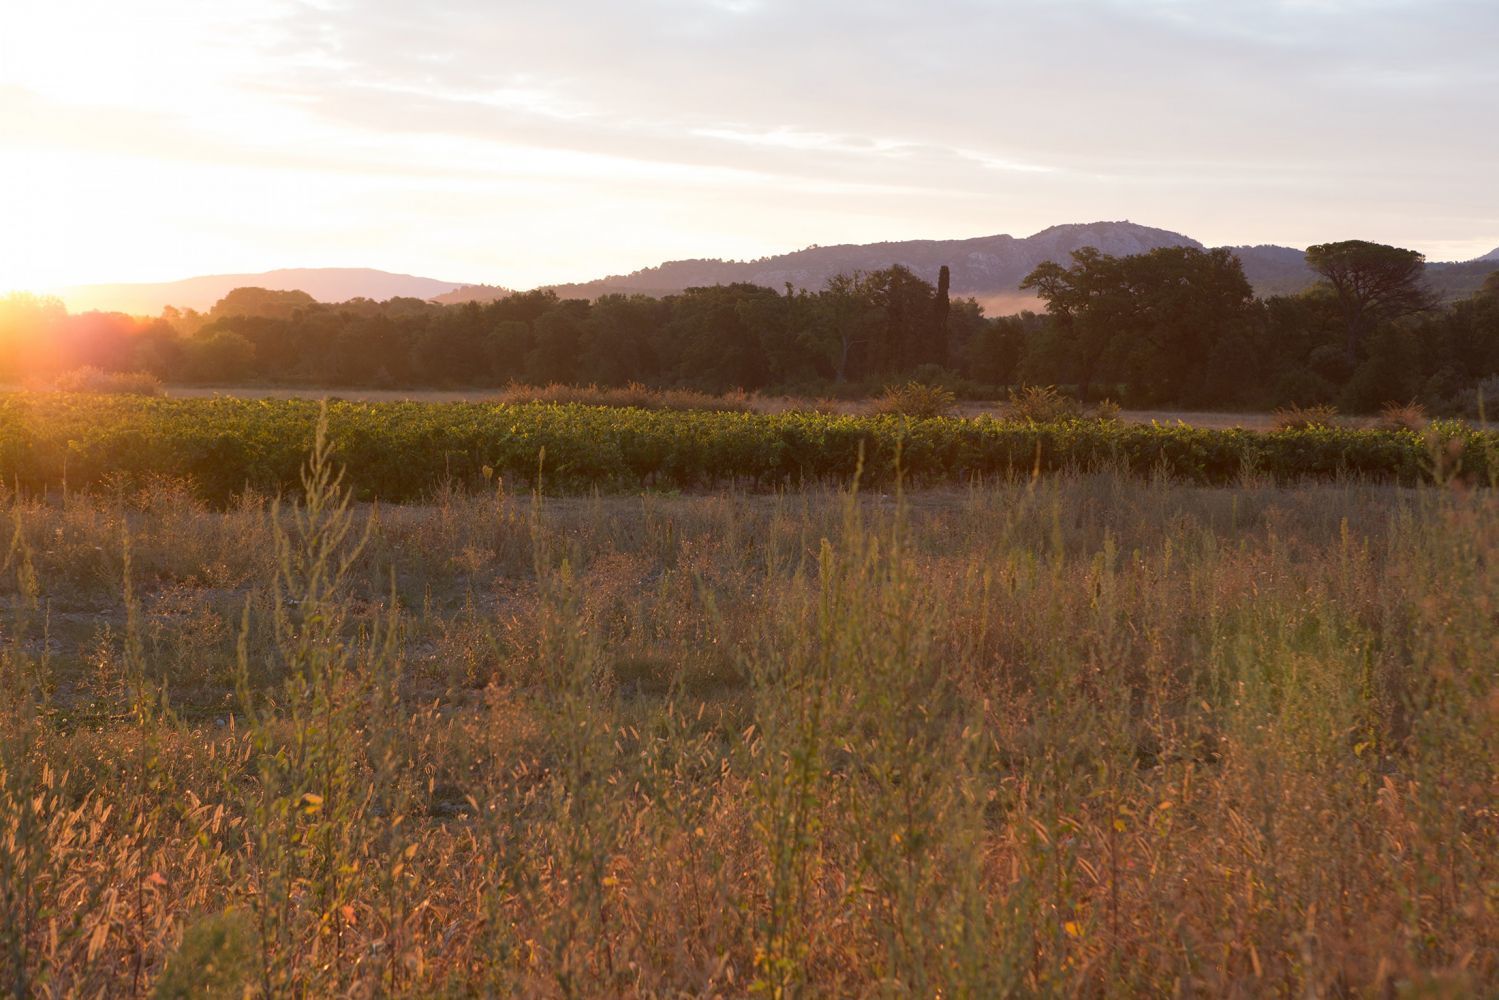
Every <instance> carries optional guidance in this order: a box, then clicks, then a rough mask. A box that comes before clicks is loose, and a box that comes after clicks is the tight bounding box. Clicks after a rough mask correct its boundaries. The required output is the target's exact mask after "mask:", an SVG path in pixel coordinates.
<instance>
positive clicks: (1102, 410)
mask: <svg viewBox="0 0 1499 1000" xmlns="http://www.w3.org/2000/svg"><path fill="white" fill-rule="evenodd" d="M1088 415H1089V416H1091V417H1092V418H1093V419H1094V420H1102V421H1103V422H1104V423H1106V424H1111V423H1114V422H1115V421H1116V420H1118V419H1119V404H1118V403H1116V402H1114V401H1113V400H1112V399H1100V400H1099V401H1098V402H1097V403H1095V404H1093V409H1092V410H1091V411H1090V412H1089V414H1088Z"/></svg>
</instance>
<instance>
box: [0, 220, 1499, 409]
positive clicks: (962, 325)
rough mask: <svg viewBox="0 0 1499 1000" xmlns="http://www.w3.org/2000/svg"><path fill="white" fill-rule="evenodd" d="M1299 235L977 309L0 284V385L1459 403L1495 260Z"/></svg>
mask: <svg viewBox="0 0 1499 1000" xmlns="http://www.w3.org/2000/svg"><path fill="white" fill-rule="evenodd" d="M1369 248H1372V250H1371V249H1369ZM1319 249H1320V250H1326V251H1327V253H1326V254H1324V255H1323V257H1322V258H1318V259H1319V260H1321V261H1322V263H1323V264H1324V274H1326V275H1327V276H1328V278H1329V280H1328V282H1327V283H1326V284H1325V285H1324V286H1322V287H1319V288H1317V289H1314V290H1312V291H1310V292H1307V293H1304V294H1301V295H1296V296H1274V297H1270V298H1266V299H1258V298H1256V297H1255V296H1254V294H1253V292H1252V290H1251V288H1250V286H1249V284H1248V282H1247V281H1246V280H1245V279H1244V274H1243V271H1242V269H1241V268H1240V266H1239V262H1238V260H1237V259H1236V258H1235V257H1233V256H1232V254H1231V253H1229V252H1228V251H1226V250H1211V251H1204V250H1197V249H1193V248H1184V247H1173V248H1166V249H1161V250H1156V251H1152V252H1150V253H1147V254H1141V255H1138V256H1133V257H1118V258H1116V257H1111V256H1109V255H1106V254H1102V253H1099V252H1097V251H1094V250H1084V251H1081V252H1079V253H1077V254H1075V255H1074V258H1073V261H1072V263H1071V264H1070V265H1069V266H1067V267H1063V266H1062V265H1059V264H1052V263H1047V264H1043V265H1041V266H1040V267H1039V268H1037V269H1036V271H1035V272H1034V273H1033V274H1032V275H1031V276H1030V278H1029V279H1027V286H1028V287H1030V288H1032V289H1034V290H1035V291H1036V292H1037V294H1038V295H1039V296H1040V297H1041V299H1042V301H1043V303H1044V304H1045V306H1046V312H1044V313H1040V314H1037V313H1030V312H1026V313H1022V314H1020V315H1017V316H1009V317H1001V318H989V317H985V316H984V315H983V311H982V309H981V308H980V307H979V305H978V303H977V302H975V301H973V300H971V299H962V300H949V296H948V294H947V288H946V282H945V280H940V279H939V282H938V284H937V285H935V286H934V285H932V284H931V283H929V282H926V281H923V280H921V279H920V278H919V277H917V276H916V275H915V274H913V273H912V272H911V271H909V270H907V269H906V268H903V267H898V266H897V267H891V268H887V269H885V270H882V271H876V272H872V273H866V274H857V275H850V276H841V277H838V278H835V279H833V280H832V281H830V282H829V283H828V284H827V286H826V287H824V288H823V289H821V290H819V291H816V292H808V291H798V290H793V289H792V288H790V287H789V286H788V287H787V288H786V289H785V290H784V291H776V290H773V289H768V288H762V287H758V286H754V285H743V284H736V285H724V286H715V287H710V288H694V289H689V290H687V291H686V292H683V293H681V294H679V295H672V296H668V297H666V298H660V299H657V298H649V297H645V296H638V295H636V296H622V295H610V296H605V297H603V298H600V299H598V300H597V301H594V302H592V303H590V302H586V301H582V300H564V299H559V298H558V297H557V296H556V295H555V294H554V293H552V292H549V291H533V292H522V293H517V294H514V295H511V296H509V297H507V298H505V299H502V300H499V301H496V302H492V303H487V304H482V305H481V304H474V303H470V304H465V305H450V306H441V305H436V304H433V303H429V302H423V301H420V300H417V299H391V300H389V301H386V302H379V303H377V302H373V301H369V300H364V299H356V300H353V301H350V302H344V303H341V304H336V305H331V304H323V303H318V302H315V301H314V300H313V299H312V298H311V297H310V296H308V295H306V294H304V293H301V292H273V291H266V290H263V289H250V288H245V289H237V290H236V291H234V292H232V293H231V294H230V295H228V296H227V297H225V298H224V299H223V300H222V301H220V302H219V303H218V304H217V305H216V306H215V307H214V308H213V309H212V310H210V311H209V312H208V313H206V314H200V313H196V312H191V311H188V312H182V311H178V310H175V309H168V310H167V311H166V312H165V313H164V314H163V315H162V316H160V317H156V318H154V319H148V320H142V319H134V318H131V317H126V316H122V315H118V314H104V313H87V314H83V315H74V316H70V315H68V314H67V313H66V312H65V311H64V310H63V309H62V307H61V305H60V304H58V303H57V302H55V301H53V300H46V299H37V298H33V297H30V296H11V297H10V298H9V299H6V300H0V380H4V381H10V382H19V381H27V380H33V381H34V380H36V379H39V378H41V379H45V378H46V377H48V376H49V375H55V374H56V373H59V372H63V371H67V370H70V369H74V368H78V367H81V366H94V367H98V368H102V369H105V370H111V371H146V372H150V373H153V374H155V375H157V376H158V377H160V378H162V379H164V380H168V381H178V382H201V383H234V382H245V381H267V382H281V383H303V384H317V385H330V386H345V385H346V386H375V387H378V386H497V385H503V384H505V383H507V382H511V381H519V382H529V383H535V384H544V383H551V382H563V383H575V384H588V383H594V384H598V385H624V384H626V383H629V382H643V383H646V384H650V385H658V386H680V387H691V388H695V389H703V390H708V391H722V390H726V389H731V388H743V389H749V390H774V391H782V392H791V393H826V392H829V391H837V390H838V389H840V388H841V389H843V390H846V391H848V392H850V393H853V392H860V391H872V390H877V389H878V388H879V387H880V386H881V385H883V384H886V383H889V382H891V381H895V380H901V379H907V378H918V379H922V380H925V381H932V382H940V383H944V384H947V385H949V386H950V387H951V388H954V389H957V390H959V391H960V392H964V393H966V394H971V395H975V396H984V395H993V394H996V393H998V392H999V391H1000V390H1001V389H1002V388H1003V387H1005V386H1010V385H1016V384H1057V385H1061V386H1064V387H1068V388H1069V390H1070V391H1073V392H1076V393H1077V394H1079V395H1081V396H1083V397H1085V398H1087V397H1093V398H1100V397H1109V398H1113V399H1116V400H1119V401H1121V402H1123V403H1125V404H1128V405H1136V406H1147V405H1159V406H1165V405H1171V406H1182V407H1224V408H1261V407H1264V408H1268V407H1273V406H1280V405H1286V404H1300V405H1309V404H1318V403H1332V404H1335V405H1338V406H1340V407H1341V408H1343V409H1344V410H1347V411H1360V412H1362V411H1369V410H1373V409H1377V408H1378V407H1379V406H1380V405H1382V404H1383V403H1386V402H1390V401H1406V400H1412V399H1414V400H1418V401H1420V402H1422V403H1424V404H1425V405H1426V406H1427V407H1429V408H1430V409H1432V410H1433V411H1435V412H1439V413H1458V412H1465V411H1471V410H1473V409H1474V407H1475V404H1476V400H1477V398H1478V393H1479V388H1480V386H1481V385H1482V384H1483V383H1484V380H1486V379H1490V380H1492V379H1494V378H1495V377H1496V376H1499V274H1496V275H1494V276H1491V277H1490V278H1489V280H1488V282H1487V284H1486V285H1485V286H1484V288H1483V290H1481V291H1480V292H1479V293H1478V294H1476V295H1474V296H1472V297H1471V298H1468V299H1465V300H1462V301H1457V302H1454V303H1450V304H1446V305H1442V306H1438V305H1436V304H1435V302H1434V301H1433V300H1432V299H1431V297H1430V296H1429V295H1427V294H1426V293H1424V292H1423V291H1422V288H1421V286H1420V284H1419V277H1420V275H1419V270H1420V258H1419V255H1411V253H1410V252H1408V251H1396V250H1395V249H1394V248H1388V247H1384V248H1381V247H1377V246H1375V245H1372V244H1357V243H1349V244H1328V245H1326V246H1325V247H1323V248H1313V250H1319ZM1360 254H1362V255H1363V256H1359V255H1360ZM1392 255H1393V256H1392ZM1309 259H1312V257H1310V256H1309ZM1371 262H1372V263H1371ZM1385 265H1390V266H1391V267H1393V268H1394V270H1393V271H1391V272H1390V274H1391V275H1393V277H1391V276H1383V277H1381V280H1388V281H1397V282H1398V283H1399V284H1400V287H1399V289H1397V290H1398V291H1400V292H1401V293H1402V294H1403V295H1404V298H1400V297H1398V296H1395V297H1386V298H1385V299H1380V300H1373V299H1371V300H1369V301H1367V302H1365V301H1362V300H1358V299H1357V295H1359V294H1361V292H1360V290H1361V289H1363V288H1365V287H1367V283H1365V284H1360V281H1362V280H1363V278H1364V277H1366V275H1362V274H1361V273H1359V272H1358V270H1357V269H1358V268H1361V267H1364V268H1367V267H1378V266H1385ZM1350 273H1351V274H1352V278H1350ZM1376 276H1377V277H1378V275H1376ZM943 278H945V269H944V275H943ZM1354 279H1357V280H1354ZM1350 296H1354V297H1353V298H1350ZM1487 395H1488V396H1489V397H1491V398H1492V397H1494V396H1496V395H1499V383H1496V384H1493V385H1491V386H1490V387H1489V389H1488V391H1487Z"/></svg>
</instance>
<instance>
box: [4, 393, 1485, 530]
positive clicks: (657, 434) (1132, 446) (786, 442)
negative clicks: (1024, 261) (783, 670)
mask: <svg viewBox="0 0 1499 1000" xmlns="http://www.w3.org/2000/svg"><path fill="white" fill-rule="evenodd" d="M327 412H328V435H329V440H330V442H331V444H332V445H333V446H334V447H335V448H336V449H337V452H338V454H339V456H340V459H341V461H342V462H343V463H345V465H346V467H347V478H346V479H345V483H346V485H347V486H348V487H349V488H350V489H351V490H352V491H353V495H354V497H355V498H356V499H380V500H386V501H408V500H417V499H424V498H427V497H430V496H431V495H433V493H434V492H435V491H437V490H438V489H439V488H440V487H441V486H443V485H444V484H450V485H455V486H460V487H465V488H472V489H476V490H484V489H489V488H492V487H491V484H490V477H492V476H494V475H498V476H500V477H502V478H503V479H504V480H505V481H507V482H509V483H511V484H526V483H533V482H534V481H535V477H536V472H537V466H538V456H539V455H540V454H541V453H542V452H543V450H545V460H544V462H543V463H542V481H543V482H544V483H545V485H546V487H547V489H549V490H561V491H588V490H593V489H600V490H637V489H641V488H647V489H649V488H656V489H701V488H711V487H713V486H721V485H727V484H739V485H743V486H749V487H758V488H774V487H778V486H782V485H785V484H788V483H792V484H794V483H804V482H819V481H828V480H831V481H846V480H847V479H848V477H850V476H852V475H853V473H854V470H855V468H856V466H857V464H858V460H859V454H860V449H861V448H862V450H863V454H864V469H865V473H866V476H867V477H868V478H869V479H870V480H871V481H874V482H889V481H891V480H892V479H893V477H894V475H895V466H896V458H897V454H899V456H900V465H901V468H902V470H903V472H904V474H905V475H906V476H907V477H908V478H910V479H911V480H912V481H913V482H917V483H937V482H962V481H967V480H970V479H973V478H975V477H1008V476H1016V475H1021V476H1023V475H1029V474H1030V473H1031V472H1032V470H1034V469H1039V470H1040V471H1043V472H1049V471H1055V470H1066V469H1080V470H1090V469H1097V468H1117V469H1121V470H1125V471H1129V472H1133V473H1136V474H1141V475H1150V474H1154V473H1157V472H1165V473H1167V474H1169V475H1171V476H1174V477H1177V478H1179V479H1182V480H1186V481H1189V482H1198V483H1228V482H1233V481H1235V479H1236V478H1237V477H1238V476H1240V475H1241V473H1242V471H1243V470H1244V469H1245V468H1253V469H1254V470H1256V471H1257V472H1259V473H1261V474H1264V475H1269V476H1273V477H1274V478H1276V479H1277V480H1280V481H1294V480H1299V479H1305V478H1311V477H1322V478H1327V477H1336V476H1344V475H1351V476H1361V477H1366V478H1370V479H1374V480H1381V481H1394V482H1402V483H1413V482H1417V481H1421V480H1423V479H1425V478H1428V475H1427V473H1426V472H1424V471H1423V465H1422V463H1423V460H1424V458H1425V451H1424V447H1423V445H1422V443H1421V440H1420V438H1419V436H1417V435H1415V434H1412V433H1409V432H1403V431H1402V432H1391V431H1382V430H1361V429H1348V428H1334V427H1325V426H1303V427H1301V428H1299V429H1295V430H1282V431H1277V432H1274V433H1255V432H1252V431H1245V430H1237V429H1235V430H1209V429H1205V428H1199V427H1188V426H1185V425H1180V424H1178V425H1175V426H1142V425H1128V424H1111V423H1106V422H1101V421H1093V420H1063V421H1059V422H1049V423H1044V422H1043V423H1017V422H1014V421H1006V420H995V419H991V418H987V417H980V418H976V419H971V420H954V419H909V418H897V417H892V416H875V417H857V416H846V415H836V414H824V413H775V414H757V413H727V412H708V411H684V412H673V411H667V410H657V411H646V410H639V409H628V408H614V407H592V406H581V405H575V404H574V405H550V404H539V403H537V404H520V405H488V404H480V403H330V404H328V408H327ZM318 413H319V406H318V404H316V403H309V402H303V401H295V400H243V399H228V398H217V399H143V398H134V397H108V396H84V395H62V394H56V393H49V394H38V395H32V394H16V395H11V396H7V397H4V398H3V399H0V481H4V482H6V483H9V484H14V485H18V486H19V487H21V488H22V489H23V490H32V491H39V490H45V489H54V488H58V487H60V486H62V485H63V484H64V483H66V484H67V486H68V487H69V488H70V489H76V488H88V487H94V486H102V485H105V484H113V485H114V486H118V485H121V484H129V483H132V482H133V483H138V484H143V483H146V482H148V481H150V480H151V479H152V478H153V477H160V476H170V477H179V478H185V479H188V480H190V481H191V482H192V483H193V485H194V488H195V489H196V490H197V491H198V492H199V494H200V495H201V496H202V497H203V498H204V499H207V500H211V501H214V502H217V503H223V502H225V501H227V500H229V499H230V498H232V497H234V496H237V495H239V494H241V493H243V492H244V491H246V490H253V491H258V492H261V493H270V494H283V495H294V494H296V493H299V492H300V490H301V485H302V467H303V457H304V456H305V455H306V454H307V452H308V450H309V449H310V448H311V447H312V445H313V441H314V437H315V433H314V432H315V428H316V425H317V422H318ZM1454 433H1455V437H1454V440H1456V441H1457V442H1458V446H1459V447H1460V448H1461V449H1462V450H1463V451H1464V453H1465V454H1469V455H1470V457H1469V458H1468V459H1465V461H1466V463H1467V464H1466V465H1465V468H1466V469H1467V472H1468V474H1471V475H1474V476H1476V477H1478V478H1479V479H1483V478H1485V477H1486V476H1487V471H1486V470H1487V465H1486V461H1487V460H1486V459H1485V458H1484V454H1485V452H1484V450H1483V447H1482V445H1481V442H1482V441H1488V440H1492V439H1493V438H1494V437H1495V435H1494V433H1492V432H1481V431H1477V430H1473V429H1469V428H1463V429H1461V430H1457V431H1455V432H1454ZM486 469H487V470H488V473H486V471H485V470H486Z"/></svg>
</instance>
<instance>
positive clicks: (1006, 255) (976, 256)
mask: <svg viewBox="0 0 1499 1000" xmlns="http://www.w3.org/2000/svg"><path fill="white" fill-rule="evenodd" d="M1086 246H1091V247H1095V248H1097V249H1098V250H1100V251H1102V252H1104V253H1107V254H1112V255H1114V256H1126V255H1129V254H1137V253H1145V252H1148V251H1151V250H1155V249H1159V248H1163V247H1192V248H1194V249H1207V248H1206V247H1205V245H1204V244H1203V243H1201V242H1200V241H1198V240H1196V239H1193V238H1192V237H1190V236H1186V235H1184V234H1182V233H1178V232H1174V231H1172V230H1169V229H1159V228H1156V227H1152V226H1146V225H1142V224H1140V223H1135V222H1131V221H1129V220H1127V219H1126V220H1122V221H1099V222H1074V223H1062V224H1059V225H1054V226H1048V227H1047V228H1045V229H1042V230H1040V231H1039V232H1036V233H1033V234H1031V235H1030V236H1024V237H1017V236H1011V235H1009V234H1006V233H1001V234H995V235H991V236H975V237H965V238H960V239H919V240H887V241H883V242H879V243H841V244H834V245H829V246H818V245H813V246H809V247H804V248H802V249H800V250H792V251H789V252H787V253H782V254H772V255H769V256H765V257H761V258H758V259H756V260H722V259H716V258H705V257H704V258H688V259H683V260H674V261H663V262H662V263H660V264H656V265H653V266H650V267H644V268H640V269H638V270H635V271H632V272H630V273H629V274H615V275H608V276H606V277H602V278H596V279H594V280H591V281H583V282H574V283H559V284H552V285H543V286H541V287H542V288H543V289H547V290H551V291H553V292H555V293H556V294H557V295H558V296H559V297H561V298H584V299H596V298H599V297H600V296H603V295H609V294H627V295H628V294H636V295H652V296H658V297H659V296H665V295H673V294H677V293H680V292H682V291H684V290H685V289H687V288H693V287H698V286H702V285H716V284H732V283H736V282H744V283H748V284H755V285H763V286H766V287H769V288H775V289H780V288H784V287H785V286H786V285H788V284H789V285H791V286H792V287H794V288H799V289H813V290H815V289H818V288H821V287H823V286H824V285H825V284H826V283H827V280H828V279H829V278H832V277H833V276H835V275H838V274H847V273H850V272H853V271H874V270H880V269H882V268H886V267H889V266H891V265H893V264H901V265H904V266H906V267H909V268H910V269H911V270H912V271H913V272H915V273H916V274H917V276H918V277H921V278H923V279H925V280H928V281H933V282H935V281H936V280H937V273H938V271H939V269H940V268H941V267H942V266H943V265H946V266H948V267H949V268H950V271H951V277H952V284H951V290H952V294H953V295H955V296H960V297H965V298H966V297H973V298H976V299H978V300H979V301H980V302H981V303H983V304H984V305H985V307H986V309H987V310H988V311H989V312H990V313H991V314H994V313H1002V312H1015V311H1018V310H1020V309H1022V308H1030V307H1034V306H1035V304H1036V299H1035V297H1034V295H1032V294H1031V293H1029V292H1023V291H1021V290H1020V288H1019V285H1020V282H1021V281H1022V280H1023V279H1024V278H1025V276H1026V275H1027V274H1029V273H1030V272H1031V271H1032V270H1034V269H1035V268H1036V266H1037V265H1039V264H1041V263H1043V262H1045V261H1048V260H1051V261H1057V262H1059V263H1063V264H1065V263H1067V261H1068V260H1069V259H1070V256H1071V254H1072V253H1073V252H1074V251H1076V250H1078V249H1081V248H1082V247H1086ZM1226 249H1228V250H1231V251H1232V252H1233V253H1234V254H1235V255H1236V256H1237V257H1238V258H1239V260H1240V262H1241V263H1242V264H1243V267H1244V274H1245V277H1247V278H1248V279H1249V283H1250V284H1251V285H1252V286H1253V287H1254V290H1255V293H1256V294H1258V295H1261V296H1266V295H1281V294H1294V293H1296V292H1300V291H1303V290H1305V289H1307V288H1309V287H1311V286H1312V285H1313V284H1314V283H1315V282H1316V280H1317V276H1316V275H1315V273H1313V271H1312V270H1311V268H1309V267H1307V264H1306V255H1305V252H1304V251H1302V250H1300V249H1297V248H1295V247H1288V246H1280V245H1277V244H1257V245H1240V246H1230V247H1227V248H1226ZM1491 263H1492V264H1495V265H1499V248H1496V249H1495V250H1493V251H1492V252H1490V253H1488V254H1485V255H1484V256H1482V257H1479V258H1476V259H1474V260H1470V261H1464V262H1433V263H1431V264H1429V265H1428V266H1427V274H1428V278H1429V279H1430V281H1431V283H1432V285H1433V287H1434V288H1435V289H1436V290H1437V291H1438V293H1439V294H1440V295H1441V296H1442V297H1444V298H1461V297H1463V296H1465V295H1468V294H1472V292H1474V291H1476V290H1477V289H1478V288H1479V287H1480V286H1481V285H1482V284H1483V280H1484V278H1485V277H1486V276H1487V274H1488V273H1489V272H1490V268H1489V267H1488V265H1489V264H1491ZM245 286H253V287H260V288H267V289H272V290H277V291H289V290H293V289H296V290H300V291H304V292H307V293H308V294H309V295H311V296H312V297H313V298H314V299H317V300H318V301H321V302H343V301H347V300H349V299H352V298H368V299H375V300H385V299H389V298H396V297H412V298H420V299H427V300H430V301H433V302H438V303H444V304H454V303H461V302H471V301H472V302H487V301H493V300H495V299H498V298H503V297H505V296H506V295H509V294H511V289H509V288H506V287H503V286H500V285H475V284H464V283H462V282H451V281H440V280H438V279H435V278H426V277H421V276H418V275H410V274H397V273H393V272H389V271H381V270H377V269H374V268H282V269H278V270H273V271H263V272H259V273H255V274H225V275H203V276H199V277H193V278H185V279H182V280H180V281H174V282H159V283H149V282H140V283H132V284H125V283H117V284H104V285H75V286H71V287H69V288H65V289H59V290H58V291H57V293H56V294H58V295H59V297H61V298H62V299H63V300H64V302H65V303H66V304H67V305H68V308H69V309H70V310H73V311H83V310H87V309H104V310H111V311H119V312H130V313H135V314H137V315H155V314H157V313H159V312H161V310H162V308H163V307H164V306H166V305H172V306H176V307H177V308H180V309H198V310H200V311H204V310H207V309H208V308H210V307H211V306H212V305H213V304H214V302H216V301H218V300H219V299H220V298H222V297H223V296H224V295H225V294H227V293H228V292H229V291H231V290H232V289H233V288H236V287H245Z"/></svg>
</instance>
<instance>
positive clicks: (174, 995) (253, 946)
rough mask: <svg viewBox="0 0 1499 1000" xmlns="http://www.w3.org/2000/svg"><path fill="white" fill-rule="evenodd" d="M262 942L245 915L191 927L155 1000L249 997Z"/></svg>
mask: <svg viewBox="0 0 1499 1000" xmlns="http://www.w3.org/2000/svg"><path fill="white" fill-rule="evenodd" d="M257 948H258V940H257V935H256V931H255V924H254V921H253V920H252V919H251V917H250V914H249V913H247V912H246V911H244V910H242V909H229V910H224V911H222V912H220V913H210V914H208V915H207V916H205V917H200V918H199V919H197V920H195V921H193V922H192V923H191V924H189V925H188V927H187V930H185V931H184V932H183V934H182V944H181V945H180V946H178V948H177V951H176V953H174V954H173V955H172V957H171V958H169V959H167V965H166V969H165V971H163V972H162V974H161V978H160V979H158V980H157V981H156V986H155V988H154V989H152V991H151V996H152V998H153V1000H196V998H205V1000H240V998H242V997H244V996H246V995H247V994H249V993H251V984H252V983H253V982H254V975H255V959H256V950H257Z"/></svg>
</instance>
